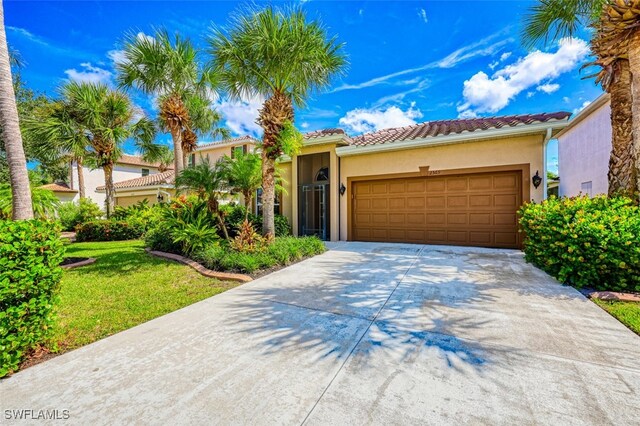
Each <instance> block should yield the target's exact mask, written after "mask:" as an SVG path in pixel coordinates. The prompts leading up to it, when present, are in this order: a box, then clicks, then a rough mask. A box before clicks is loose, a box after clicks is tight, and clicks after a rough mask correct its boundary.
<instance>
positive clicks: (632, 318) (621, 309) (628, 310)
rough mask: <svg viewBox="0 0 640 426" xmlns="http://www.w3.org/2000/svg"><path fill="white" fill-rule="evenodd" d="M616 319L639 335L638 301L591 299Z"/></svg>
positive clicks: (639, 310)
mask: <svg viewBox="0 0 640 426" xmlns="http://www.w3.org/2000/svg"><path fill="white" fill-rule="evenodd" d="M592 300H593V301H594V302H595V303H596V304H597V305H598V306H600V307H601V308H602V309H604V310H605V311H607V312H609V313H610V314H611V315H613V316H614V317H615V318H616V319H617V320H618V321H620V322H621V323H623V324H624V325H626V326H627V327H629V328H630V329H631V330H633V331H635V332H636V333H637V334H639V335H640V303H637V302H620V301H613V300H612V301H608V300H599V299H592Z"/></svg>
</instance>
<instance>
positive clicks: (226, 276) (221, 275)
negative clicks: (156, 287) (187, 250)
mask: <svg viewBox="0 0 640 426" xmlns="http://www.w3.org/2000/svg"><path fill="white" fill-rule="evenodd" d="M145 251H146V252H147V253H149V254H151V255H153V256H156V257H160V258H163V259H169V260H175V261H176V262H180V263H182V264H183V265H187V266H189V267H191V268H192V269H195V270H196V271H197V272H198V273H199V274H200V275H203V276H205V277H209V278H218V279H220V280H230V281H238V282H242V283H246V282H249V281H252V280H253V278H251V277H250V276H249V275H244V274H232V273H227V272H217V271H212V270H211V269H207V268H205V267H204V266H202V265H201V264H199V263H198V262H196V261H195V260H191V259H189V258H188V257H184V256H180V255H179V254H174V253H165V252H163V251H157V250H151V249H150V248H146V249H145Z"/></svg>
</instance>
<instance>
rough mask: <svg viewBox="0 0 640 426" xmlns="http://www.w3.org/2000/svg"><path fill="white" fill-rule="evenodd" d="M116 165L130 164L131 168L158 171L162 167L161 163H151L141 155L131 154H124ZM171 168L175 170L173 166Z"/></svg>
mask: <svg viewBox="0 0 640 426" xmlns="http://www.w3.org/2000/svg"><path fill="white" fill-rule="evenodd" d="M116 163H117V164H129V165H131V166H142V167H154V168H156V169H157V168H158V167H160V163H150V162H148V161H144V160H143V159H142V157H141V156H139V155H129V154H122V155H121V156H120V159H119V160H118V161H116ZM169 168H170V169H173V166H170V167H169Z"/></svg>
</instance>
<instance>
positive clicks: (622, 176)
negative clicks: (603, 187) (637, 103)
mask: <svg viewBox="0 0 640 426" xmlns="http://www.w3.org/2000/svg"><path fill="white" fill-rule="evenodd" d="M616 66H618V67H619V69H618V72H617V75H616V77H615V78H614V79H613V81H612V82H611V84H610V85H609V87H608V90H609V93H610V94H611V127H612V138H611V145H612V146H611V157H610V158H609V195H611V196H612V195H627V196H633V193H634V191H635V187H636V173H635V164H634V149H633V128H632V119H631V114H630V112H631V104H632V103H633V100H632V97H631V90H630V89H631V73H630V71H629V61H627V60H625V59H620V60H618V63H617V65H616Z"/></svg>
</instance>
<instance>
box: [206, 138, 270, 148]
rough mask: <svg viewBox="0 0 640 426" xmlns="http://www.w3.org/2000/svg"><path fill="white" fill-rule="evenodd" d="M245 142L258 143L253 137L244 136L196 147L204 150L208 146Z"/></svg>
mask: <svg viewBox="0 0 640 426" xmlns="http://www.w3.org/2000/svg"><path fill="white" fill-rule="evenodd" d="M246 141H249V142H253V143H258V142H259V141H258V140H257V139H256V138H254V137H253V136H250V135H244V136H238V137H237V138H231V139H223V140H221V141H215V142H208V143H203V144H202V145H198V149H201V148H205V147H210V146H216V145H227V144H231V143H234V142H246Z"/></svg>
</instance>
